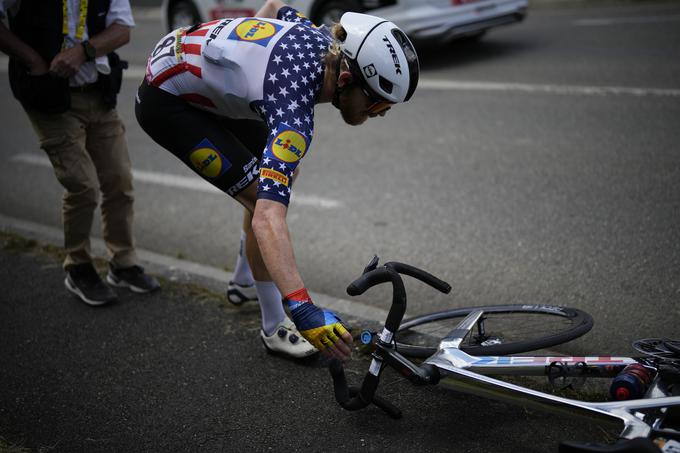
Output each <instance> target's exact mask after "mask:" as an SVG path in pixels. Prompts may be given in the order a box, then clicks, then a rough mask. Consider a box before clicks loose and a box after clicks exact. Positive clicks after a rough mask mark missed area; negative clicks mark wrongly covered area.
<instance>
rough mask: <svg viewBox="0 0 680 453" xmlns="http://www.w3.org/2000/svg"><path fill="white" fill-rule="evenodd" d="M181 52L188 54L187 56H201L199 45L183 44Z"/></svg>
mask: <svg viewBox="0 0 680 453" xmlns="http://www.w3.org/2000/svg"><path fill="white" fill-rule="evenodd" d="M182 50H183V51H184V53H186V54H189V55H200V54H201V45H200V44H183V45H182Z"/></svg>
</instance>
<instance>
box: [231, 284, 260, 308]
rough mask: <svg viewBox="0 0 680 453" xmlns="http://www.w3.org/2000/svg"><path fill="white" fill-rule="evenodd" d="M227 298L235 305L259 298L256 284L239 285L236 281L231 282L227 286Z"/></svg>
mask: <svg viewBox="0 0 680 453" xmlns="http://www.w3.org/2000/svg"><path fill="white" fill-rule="evenodd" d="M227 299H229V302H231V303H232V304H234V305H241V304H243V303H245V302H248V301H250V300H254V301H256V300H257V290H256V289H255V284H251V285H239V284H238V283H236V282H229V286H228V287H227Z"/></svg>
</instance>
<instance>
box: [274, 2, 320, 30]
mask: <svg viewBox="0 0 680 453" xmlns="http://www.w3.org/2000/svg"><path fill="white" fill-rule="evenodd" d="M276 18H277V19H279V20H285V21H286V22H293V23H296V24H301V25H306V26H308V27H314V28H316V25H314V23H313V22H312V21H311V20H309V19H308V18H307V16H305V15H304V14H302V13H301V12H300V11H298V10H296V9H295V8H293V7H290V6H283V7H281V9H279V12H278V13H277V14H276Z"/></svg>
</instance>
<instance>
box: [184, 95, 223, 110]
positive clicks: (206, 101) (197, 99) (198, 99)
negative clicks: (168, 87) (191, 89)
mask: <svg viewBox="0 0 680 453" xmlns="http://www.w3.org/2000/svg"><path fill="white" fill-rule="evenodd" d="M179 97H181V98H182V99H184V100H185V101H188V102H191V103H193V104H198V105H204V106H206V107H211V108H216V107H217V106H216V105H215V104H214V103H213V101H211V100H210V98H207V97H205V96H203V95H200V94H197V93H186V94H180V95H179Z"/></svg>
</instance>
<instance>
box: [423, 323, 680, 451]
mask: <svg viewBox="0 0 680 453" xmlns="http://www.w3.org/2000/svg"><path fill="white" fill-rule="evenodd" d="M483 314H484V312H483V310H477V311H474V312H472V313H470V315H468V317H467V318H465V319H464V320H463V321H462V322H461V323H460V324H459V325H458V326H457V327H456V328H455V329H454V330H453V331H452V332H451V334H449V335H448V336H447V337H446V338H444V339H443V340H442V341H441V342H440V344H439V350H438V351H437V352H436V353H435V354H433V355H432V356H431V357H430V358H428V359H426V360H425V362H424V363H425V364H428V365H432V366H435V367H436V368H437V369H438V371H439V373H440V379H441V380H440V382H439V383H440V384H442V385H444V386H446V387H448V388H452V389H455V390H458V391H462V392H464V393H470V394H474V395H479V396H484V397H486V398H492V399H497V400H501V401H506V402H511V403H520V404H522V405H530V406H532V407H536V408H539V409H543V410H547V411H551V412H559V413H565V414H577V415H581V416H584V417H588V418H594V419H597V420H601V421H604V422H622V423H623V424H624V429H623V431H622V432H621V437H623V438H627V439H632V438H635V437H649V436H650V434H652V431H654V434H655V435H667V436H670V437H677V436H680V431H677V430H674V429H671V428H665V427H663V426H662V423H663V415H665V410H666V408H668V407H670V406H680V397H679V396H670V395H669V393H668V389H667V388H666V387H665V385H664V384H663V382H662V381H661V379H659V377H658V376H657V377H656V378H655V379H654V381H653V383H652V385H651V386H650V388H649V390H648V392H647V394H646V395H645V398H643V399H637V400H627V401H615V402H585V401H580V400H575V399H570V398H563V397H559V396H555V395H551V394H548V393H544V392H540V391H537V390H532V389H529V388H526V387H522V386H519V385H516V384H512V383H509V382H505V381H501V380H498V379H494V378H493V377H491V376H493V375H519V376H546V375H550V369H551V367H561V368H562V369H561V372H563V373H564V374H560V376H577V377H614V376H616V375H617V374H618V373H619V372H620V371H621V370H622V369H623V368H624V367H625V366H627V365H630V364H633V363H640V360H639V359H634V358H629V357H523V356H501V357H491V356H480V357H475V356H471V355H469V354H466V353H465V352H463V351H461V350H460V349H459V348H458V347H459V345H460V343H461V341H462V340H463V338H464V336H465V335H462V334H463V333H465V334H467V332H469V330H470V329H472V327H473V326H474V325H475V324H476V322H477V321H478V320H479V319H480V317H481V316H483ZM461 335H462V336H461Z"/></svg>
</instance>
